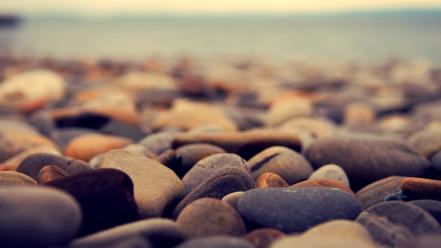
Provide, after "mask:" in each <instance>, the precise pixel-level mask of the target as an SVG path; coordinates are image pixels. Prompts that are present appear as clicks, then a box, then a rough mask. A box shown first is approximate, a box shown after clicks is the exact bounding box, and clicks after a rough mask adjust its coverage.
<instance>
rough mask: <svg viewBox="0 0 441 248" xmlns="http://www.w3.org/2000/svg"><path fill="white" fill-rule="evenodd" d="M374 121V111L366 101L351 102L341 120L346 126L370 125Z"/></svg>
mask: <svg viewBox="0 0 441 248" xmlns="http://www.w3.org/2000/svg"><path fill="white" fill-rule="evenodd" d="M374 121H375V112H374V109H373V107H372V106H371V105H369V104H366V103H351V104H349V105H347V106H346V107H345V109H344V113H343V122H344V124H345V125H346V126H352V127H359V126H368V125H372V123H373V122H374Z"/></svg>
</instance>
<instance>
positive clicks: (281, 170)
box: [247, 146, 313, 184]
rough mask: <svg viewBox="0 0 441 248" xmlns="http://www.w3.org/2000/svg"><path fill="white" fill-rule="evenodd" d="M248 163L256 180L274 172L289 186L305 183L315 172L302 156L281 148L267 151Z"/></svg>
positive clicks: (272, 148)
mask: <svg viewBox="0 0 441 248" xmlns="http://www.w3.org/2000/svg"><path fill="white" fill-rule="evenodd" d="M247 163H248V166H249V168H250V170H251V174H252V175H253V177H254V178H255V179H257V178H258V177H259V176H261V175H262V174H263V173H265V172H273V173H276V174H278V175H280V176H281V177H282V178H283V179H284V180H285V181H286V182H287V183H288V184H293V183H297V182H300V181H303V180H305V179H307V178H308V177H309V175H311V173H312V172H313V168H312V167H311V165H310V164H309V162H308V161H307V160H306V159H305V158H304V157H303V156H302V155H301V154H299V153H297V152H295V151H293V150H291V149H288V148H286V147H280V146H274V147H270V148H267V149H265V150H264V151H262V152H260V153H258V154H257V155H255V156H254V157H252V158H251V159H250V160H248V162H247Z"/></svg>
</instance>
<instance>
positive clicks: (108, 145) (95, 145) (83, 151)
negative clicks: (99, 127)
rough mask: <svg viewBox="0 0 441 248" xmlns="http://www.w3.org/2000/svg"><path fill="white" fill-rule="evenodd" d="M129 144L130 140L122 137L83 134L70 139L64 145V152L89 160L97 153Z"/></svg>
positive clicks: (70, 155)
mask: <svg viewBox="0 0 441 248" xmlns="http://www.w3.org/2000/svg"><path fill="white" fill-rule="evenodd" d="M130 144H132V141H131V140H130V139H127V138H123V137H117V136H111V135H104V134H85V135H80V136H78V137H76V138H74V139H72V140H71V141H70V142H69V143H68V144H67V145H66V148H65V150H64V154H65V155H66V156H69V157H73V158H76V159H80V160H83V161H89V160H90V159H91V158H93V157H94V156H95V155H97V154H100V153H105V152H107V151H110V150H113V149H119V148H123V147H124V146H127V145H130Z"/></svg>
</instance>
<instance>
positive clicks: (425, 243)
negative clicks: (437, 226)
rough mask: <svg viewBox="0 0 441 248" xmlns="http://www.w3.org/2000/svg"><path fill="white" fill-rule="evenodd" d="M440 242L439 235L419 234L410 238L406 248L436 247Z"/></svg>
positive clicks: (440, 237)
mask: <svg viewBox="0 0 441 248" xmlns="http://www.w3.org/2000/svg"><path fill="white" fill-rule="evenodd" d="M440 243H441V235H421V236H419V237H416V238H415V239H412V240H410V241H409V242H408V243H407V244H406V245H405V246H404V247H406V248H438V247H439V244H440Z"/></svg>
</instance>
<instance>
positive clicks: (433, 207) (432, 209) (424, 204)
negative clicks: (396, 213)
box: [409, 200, 441, 223]
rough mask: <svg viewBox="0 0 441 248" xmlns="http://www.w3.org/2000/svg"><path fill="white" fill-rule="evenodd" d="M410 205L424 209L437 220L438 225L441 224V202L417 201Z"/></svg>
mask: <svg viewBox="0 0 441 248" xmlns="http://www.w3.org/2000/svg"><path fill="white" fill-rule="evenodd" d="M409 203H412V204H414V205H415V206H417V207H420V208H422V209H423V210H424V211H426V212H428V213H429V214H430V215H432V217H433V218H435V219H436V220H437V221H438V223H441V201H436V200H415V201H410V202H409Z"/></svg>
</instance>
